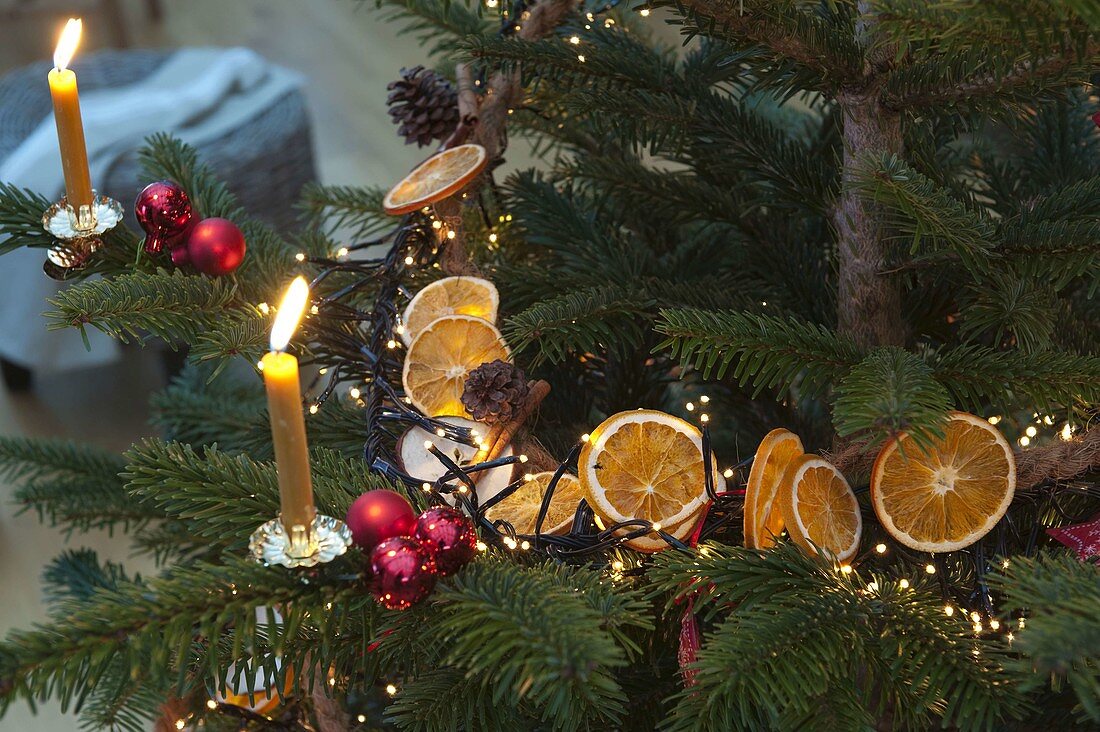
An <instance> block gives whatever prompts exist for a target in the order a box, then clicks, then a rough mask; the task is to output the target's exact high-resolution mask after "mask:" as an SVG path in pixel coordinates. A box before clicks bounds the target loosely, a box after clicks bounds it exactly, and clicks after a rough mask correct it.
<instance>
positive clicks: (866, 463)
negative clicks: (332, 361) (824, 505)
mask: <svg viewBox="0 0 1100 732" xmlns="http://www.w3.org/2000/svg"><path fill="white" fill-rule="evenodd" d="M1015 455H1016V489H1017V490H1018V491H1029V490H1032V489H1034V488H1035V487H1036V486H1039V485H1041V484H1043V483H1049V482H1063V481H1068V480H1073V479H1074V478H1079V477H1081V476H1082V475H1086V474H1088V473H1091V472H1093V471H1098V470H1100V427H1098V428H1093V429H1090V430H1086V431H1085V432H1083V433H1081V434H1080V435H1078V436H1077V437H1074V438H1073V439H1072V440H1068V441H1065V442H1057V443H1055V444H1052V445H1046V446H1044V447H1034V448H1031V449H1030V450H1017V451H1016V453H1015ZM877 456H878V445H877V444H870V443H869V442H868V441H861V442H854V443H852V444H850V445H848V446H847V447H844V448H843V449H841V450H839V451H837V452H835V453H834V454H832V455H828V454H827V455H826V456H825V457H826V459H827V460H829V461H830V462H831V463H832V464H833V465H835V466H836V468H837V470H839V471H840V472H841V473H843V474H844V475H845V476H847V477H849V478H851V479H853V480H854V479H856V478H857V477H858V478H863V477H866V476H868V475H870V473H871V469H872V468H873V467H874V464H875V458H876V457H877Z"/></svg>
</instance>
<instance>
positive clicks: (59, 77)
mask: <svg viewBox="0 0 1100 732" xmlns="http://www.w3.org/2000/svg"><path fill="white" fill-rule="evenodd" d="M79 42H80V20H78V19H77V18H69V22H68V23H66V24H65V30H63V31H62V32H61V39H60V40H59V41H58V42H57V48H56V49H55V50H54V52H53V65H54V68H53V70H52V71H50V96H51V97H53V116H54V122H55V124H56V125H57V142H58V144H59V145H60V146H61V167H62V169H63V170H64V171H65V195H66V197H67V198H68V199H69V205H70V206H71V207H72V209H73V211H75V212H77V214H78V215H79V213H80V209H81V207H82V206H89V207H90V206H91V205H92V179H91V175H90V174H89V173H88V149H87V147H85V145H84V123H83V122H82V121H81V119H80V97H79V96H78V94H77V90H76V74H74V73H73V70H72V69H70V68H68V66H69V61H71V60H72V58H73V53H74V52H75V51H76V45H77V44H78V43H79Z"/></svg>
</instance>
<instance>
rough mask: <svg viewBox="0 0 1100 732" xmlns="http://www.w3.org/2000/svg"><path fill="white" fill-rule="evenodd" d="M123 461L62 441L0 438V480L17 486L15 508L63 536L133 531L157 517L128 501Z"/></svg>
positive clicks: (156, 514) (153, 509) (148, 507)
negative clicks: (31, 513)
mask: <svg viewBox="0 0 1100 732" xmlns="http://www.w3.org/2000/svg"><path fill="white" fill-rule="evenodd" d="M125 466H126V462H125V460H124V459H123V458H122V456H121V455H118V454H116V453H113V452H109V451H107V450H103V449H101V448H97V447H91V446H88V445H77V444H75V443H72V442H68V441H65V440H53V439H30V438H21V437H0V475H3V476H4V477H6V478H7V479H8V480H11V481H12V482H14V483H17V484H18V488H17V489H16V491H15V500H16V503H18V504H19V505H21V506H22V510H23V511H27V510H32V509H33V510H34V511H35V512H36V513H37V514H38V517H39V519H40V520H43V521H47V522H49V524H50V525H51V526H62V527H64V530H65V532H66V533H71V532H72V531H90V530H92V529H107V530H114V529H115V528H122V529H123V530H128V529H131V528H138V527H141V526H142V525H144V524H145V523H146V522H147V521H149V520H151V519H156V518H161V517H162V516H163V514H161V513H159V512H157V511H156V509H155V508H153V507H151V506H143V505H141V504H139V503H137V502H135V501H134V500H133V499H131V498H130V497H129V496H127V495H126V492H125V490H124V488H123V486H124V481H123V480H122V478H121V477H120V476H119V474H120V473H121V472H122V471H123V469H124V468H125Z"/></svg>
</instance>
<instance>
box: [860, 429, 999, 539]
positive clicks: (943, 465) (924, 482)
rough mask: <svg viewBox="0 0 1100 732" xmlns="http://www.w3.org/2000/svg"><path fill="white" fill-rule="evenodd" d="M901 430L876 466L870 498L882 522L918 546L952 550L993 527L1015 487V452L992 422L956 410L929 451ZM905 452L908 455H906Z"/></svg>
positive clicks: (893, 534) (877, 460)
mask: <svg viewBox="0 0 1100 732" xmlns="http://www.w3.org/2000/svg"><path fill="white" fill-rule="evenodd" d="M909 440H910V438H909V436H908V435H905V434H903V435H901V436H900V437H899V438H897V439H895V440H891V441H890V442H888V443H887V444H886V445H885V446H884V447H883V448H882V451H881V452H880V453H879V455H878V458H877V459H876V460H875V468H874V470H873V471H872V473H871V502H872V504H873V505H874V507H875V514H876V515H877V516H878V520H879V522H880V523H881V524H882V526H883V528H884V529H886V530H887V531H888V532H890V535H891V536H893V537H894V538H895V539H897V540H898V541H900V542H901V543H902V544H905V545H906V546H908V547H911V548H913V549H918V550H920V551H926V552H951V551H955V550H956V549H962V548H963V547H966V546H970V545H971V544H973V543H974V542H976V541H978V540H979V539H981V538H982V537H983V536H985V535H986V534H988V533H989V531H990V530H991V529H992V528H993V527H994V526H996V525H997V522H998V521H1000V520H1001V517H1002V516H1004V514H1005V511H1006V510H1008V505H1009V504H1010V503H1012V496H1013V494H1014V493H1015V491H1016V459H1015V458H1014V457H1013V455H1012V448H1011V447H1010V446H1009V444H1008V441H1006V440H1005V438H1004V437H1003V436H1002V435H1001V433H1000V432H998V431H997V429H996V428H995V427H993V426H992V425H991V424H989V422H987V421H986V420H984V419H982V418H981V417H975V416H974V415H973V414H966V413H964V412H951V413H950V414H949V415H948V422H947V424H946V425H945V427H944V437H943V439H937V440H934V441H933V444H932V445H931V447H930V448H929V449H928V450H922V449H921V448H920V447H919V446H917V445H916V443H913V442H910V441H909ZM903 453H904V454H903Z"/></svg>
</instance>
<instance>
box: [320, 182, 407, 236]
mask: <svg viewBox="0 0 1100 732" xmlns="http://www.w3.org/2000/svg"><path fill="white" fill-rule="evenodd" d="M385 195H386V191H385V190H384V189H382V188H358V187H355V186H323V185H321V184H319V183H309V184H307V185H306V186H305V187H304V188H302V194H301V201H300V203H299V206H300V208H301V209H302V211H303V212H304V213H305V214H306V215H307V216H308V217H309V219H310V221H312V222H313V223H314V224H315V225H317V226H324V227H325V228H326V230H328V231H336V230H339V229H351V230H353V231H355V232H356V234H357V235H358V236H369V235H371V234H374V233H377V232H379V231H383V230H385V229H387V228H389V227H390V226H392V225H393V217H392V216H390V215H389V214H387V213H386V212H385V211H384V210H383V209H382V199H383V198H384V197H385Z"/></svg>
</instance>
